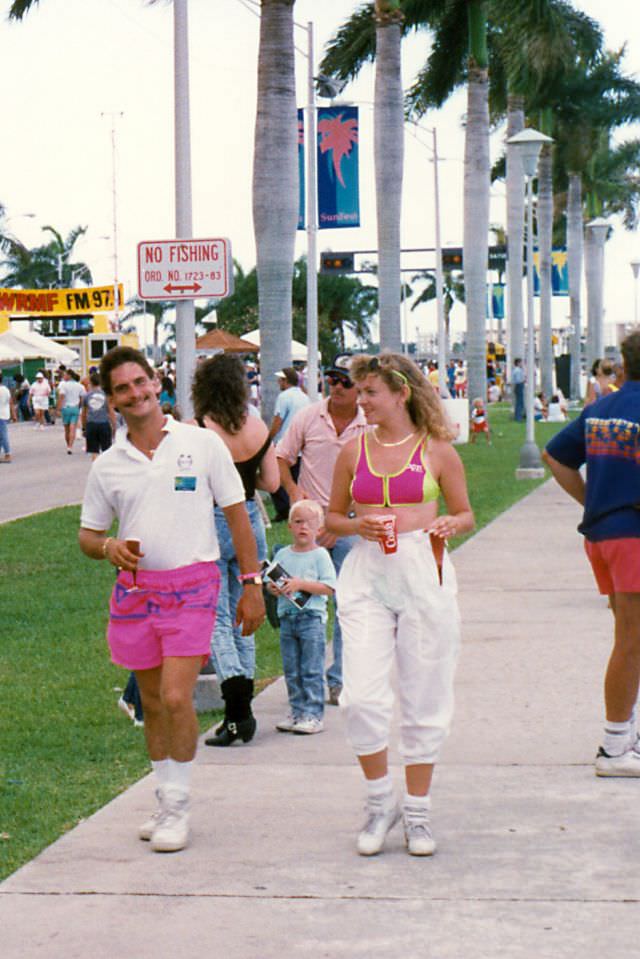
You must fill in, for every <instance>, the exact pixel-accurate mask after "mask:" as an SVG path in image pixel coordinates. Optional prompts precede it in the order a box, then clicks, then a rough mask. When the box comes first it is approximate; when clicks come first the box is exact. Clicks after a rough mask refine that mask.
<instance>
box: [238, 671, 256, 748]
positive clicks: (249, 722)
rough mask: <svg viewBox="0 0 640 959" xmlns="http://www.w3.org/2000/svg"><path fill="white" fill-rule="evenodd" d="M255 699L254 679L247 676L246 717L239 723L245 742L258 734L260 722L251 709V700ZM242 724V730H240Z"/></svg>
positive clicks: (245, 694)
mask: <svg viewBox="0 0 640 959" xmlns="http://www.w3.org/2000/svg"><path fill="white" fill-rule="evenodd" d="M252 699H253V680H252V679H246V678H245V692H244V704H243V705H244V719H243V720H242V722H241V723H239V724H238V729H239V732H240V736H241V737H242V741H243V742H245V743H248V742H250V740H252V739H253V737H254V736H255V734H256V729H257V728H258V724H257V722H256V717H255V716H254V715H253V712H252V710H251V700H252ZM240 726H242V730H240Z"/></svg>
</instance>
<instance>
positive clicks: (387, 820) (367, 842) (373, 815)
mask: <svg viewBox="0 0 640 959" xmlns="http://www.w3.org/2000/svg"><path fill="white" fill-rule="evenodd" d="M400 816H401V810H400V806H399V805H398V804H397V802H396V801H395V799H394V798H393V796H382V797H379V796H375V797H374V796H369V798H368V800H367V821H366V822H365V824H364V826H363V828H362V831H361V832H360V833H359V835H358V842H357V849H358V853H359V854H360V855H361V856H375V855H377V853H379V852H381V850H382V847H383V846H384V841H385V839H386V836H387V833H388V832H389V830H390V829H393V827H394V826H395V824H396V823H397V822H398V820H399V819H400Z"/></svg>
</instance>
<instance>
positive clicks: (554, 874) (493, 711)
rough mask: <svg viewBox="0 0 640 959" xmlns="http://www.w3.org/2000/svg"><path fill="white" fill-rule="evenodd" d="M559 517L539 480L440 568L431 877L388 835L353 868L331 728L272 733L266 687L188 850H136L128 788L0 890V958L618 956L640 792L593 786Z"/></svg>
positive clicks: (594, 612) (588, 669) (331, 712)
mask: <svg viewBox="0 0 640 959" xmlns="http://www.w3.org/2000/svg"><path fill="white" fill-rule="evenodd" d="M578 518H579V510H578V508H577V507H576V506H575V505H574V504H572V503H571V502H570V501H569V500H568V499H567V498H566V497H565V496H564V495H563V494H562V493H561V492H560V490H559V489H558V488H557V487H556V486H555V485H553V484H552V483H547V484H546V485H544V486H542V487H541V488H540V489H538V490H537V491H536V492H535V493H533V494H532V495H530V496H529V497H527V498H526V499H525V500H523V501H522V502H520V503H519V504H518V505H516V506H515V507H513V508H512V509H511V510H509V511H508V512H507V513H505V514H504V515H503V516H501V517H500V518H499V519H498V520H496V521H495V522H494V523H492V524H491V525H490V526H488V527H487V528H486V529H485V530H483V531H482V532H481V533H479V534H478V535H476V536H475V537H474V538H473V539H472V540H470V541H469V542H468V543H466V544H465V545H464V546H463V547H461V548H460V549H459V550H458V551H456V553H455V556H454V562H455V564H456V567H457V570H458V576H459V581H460V592H461V606H462V612H463V621H464V633H463V635H464V644H463V651H462V656H461V660H460V666H459V671H458V677H457V712H456V716H455V719H454V727H453V731H452V735H451V737H450V739H449V741H448V743H447V745H446V749H445V753H444V756H443V762H442V764H441V766H440V767H439V769H438V770H437V772H436V778H435V783H434V790H433V797H434V825H435V833H436V838H437V840H438V852H437V855H436V856H435V857H433V859H426V860H421V859H416V858H411V857H409V856H408V855H407V854H406V852H405V850H404V847H403V843H402V836H401V830H400V829H398V828H397V829H396V830H395V831H394V832H392V833H391V835H390V837H389V839H388V842H387V849H386V851H385V852H384V853H383V854H382V855H380V856H378V857H375V858H373V859H362V858H360V857H358V856H357V855H356V853H355V847H354V843H355V836H356V833H357V830H358V828H359V826H360V825H361V821H362V805H363V797H364V790H363V786H362V782H361V778H360V774H359V772H358V770H357V768H356V765H355V762H354V759H353V757H352V755H351V753H350V751H349V749H348V748H347V746H346V745H345V742H344V737H343V732H342V728H341V720H340V716H339V710H337V709H335V708H331V707H329V708H328V710H327V715H326V727H327V728H326V731H325V732H324V733H323V734H322V735H319V736H314V737H308V738H307V737H302V736H300V737H297V736H289V735H283V734H278V733H276V732H275V731H274V724H275V722H276V721H277V720H278V719H279V718H281V716H282V715H284V713H285V712H286V695H285V689H284V684H283V682H282V681H279V682H277V683H274V684H273V685H272V686H270V687H269V688H268V689H267V690H266V691H265V692H264V693H263V694H262V695H261V696H260V697H258V699H257V701H256V713H257V715H258V721H259V733H258V735H257V737H256V739H255V740H254V742H252V743H251V744H249V745H245V746H235V747H232V748H230V749H220V750H216V749H211V748H207V747H204V746H203V747H201V749H200V752H199V757H198V762H199V768H198V770H197V773H196V778H195V796H194V810H193V824H194V837H193V842H192V844H191V846H190V847H189V848H188V849H187V850H185V851H184V852H182V853H180V854H176V855H165V856H162V855H157V854H154V853H152V852H151V851H150V849H149V846H148V844H145V843H141V842H139V841H138V840H137V839H136V834H135V830H136V826H137V824H138V822H139V820H141V819H142V818H144V816H145V814H146V813H147V811H148V809H149V808H150V801H151V792H152V784H151V779H150V778H149V777H147V778H146V779H144V780H142V781H141V782H139V783H138V784H136V785H135V786H133V787H132V788H131V789H129V790H128V791H127V792H126V793H125V794H123V795H122V796H120V797H118V798H117V799H116V800H114V801H113V802H112V803H110V804H109V805H108V806H107V807H105V808H104V809H102V810H100V811H99V812H98V813H97V814H96V815H94V816H93V817H91V818H90V819H89V820H87V821H86V822H84V823H82V824H81V825H79V826H78V827H77V828H76V829H74V830H73V831H71V832H70V833H68V834H67V835H65V836H64V837H63V838H62V839H60V840H59V841H58V842H56V843H54V844H53V845H52V846H51V847H49V848H48V849H46V850H45V851H44V852H43V853H42V854H41V855H40V856H38V857H37V858H36V859H35V860H34V861H33V862H31V863H29V864H28V865H27V866H25V867H23V868H22V869H20V870H19V871H18V872H16V873H15V874H14V875H13V876H11V877H10V878H9V879H8V880H7V881H6V882H5V883H3V884H2V885H1V886H0V928H1V929H2V936H1V942H2V955H3V957H4V959H31V957H38V959H73V957H82V959H87V957H91V959H113V957H125V956H140V957H147V956H154V957H165V956H166V957H174V956H176V955H181V954H183V955H185V956H189V957H192V956H195V957H200V956H202V957H207V959H209V957H211V956H217V957H221V959H222V957H224V959H236V957H237V959H240V957H242V959H272V957H273V959H276V957H277V959H288V957H294V959H299V957H303V956H304V957H307V956H308V957H312V959H316V957H337V956H348V957H349V959H359V957H363V959H364V957H367V959H370V957H386V959H393V957H398V959H399V957H402V959H411V957H413V956H424V957H428V959H467V957H469V959H484V957H486V959H498V957H505V959H507V957H508V959H520V957H527V959H532V957H544V959H564V957H571V959H574V957H575V959H578V957H580V959H591V957H594V959H595V957H598V959H601V957H602V956H603V955H608V956H610V957H612V959H617V957H622V956H626V955H633V954H634V950H637V948H638V947H637V946H634V944H633V943H634V942H635V936H636V922H637V920H638V915H639V907H638V901H639V899H640V862H639V858H638V838H637V833H638V818H639V813H638V808H637V807H638V796H639V790H640V782H639V783H636V782H635V781H633V780H627V781H625V780H598V779H596V777H595V776H594V772H593V758H594V754H595V750H596V747H597V744H598V739H599V735H600V728H601V718H602V713H603V709H602V676H603V671H604V666H605V663H606V660H607V658H608V654H609V648H610V640H611V616H610V613H609V612H608V610H607V608H606V603H605V602H603V600H602V599H601V598H600V597H599V596H598V595H597V594H596V591H595V588H594V585H593V582H592V579H591V574H590V571H589V569H588V567H587V563H586V560H585V559H584V557H583V554H582V545H581V541H580V537H579V536H578V534H577V533H576V531H575V527H576V524H577V522H578ZM394 773H395V776H396V779H397V780H398V782H399V781H400V776H401V770H400V767H399V766H398V758H397V755H396V756H395V765H394ZM43 801H46V797H43Z"/></svg>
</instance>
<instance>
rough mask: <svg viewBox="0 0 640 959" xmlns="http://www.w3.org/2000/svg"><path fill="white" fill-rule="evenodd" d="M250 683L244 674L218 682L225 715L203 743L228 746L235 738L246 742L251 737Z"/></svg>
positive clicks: (252, 729) (252, 723)
mask: <svg viewBox="0 0 640 959" xmlns="http://www.w3.org/2000/svg"><path fill="white" fill-rule="evenodd" d="M250 683H252V681H251V680H250V679H247V677H246V676H230V677H229V679H225V680H224V682H222V683H221V684H220V692H221V693H222V698H223V699H224V703H225V717H224V721H223V723H222V726H219V727H218V729H217V730H216V732H215V735H214V736H210V737H209V738H208V739H205V745H207V746H230V745H231V744H232V743H234V742H235V741H236V739H241V740H242V741H243V742H245V743H248V742H249V740H250V739H252V738H253V736H254V733H255V731H256V721H255V719H254V718H253V715H252V714H251V695H250V688H251V687H250V686H249V684H250Z"/></svg>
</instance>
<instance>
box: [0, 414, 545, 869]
mask: <svg viewBox="0 0 640 959" xmlns="http://www.w3.org/2000/svg"><path fill="white" fill-rule="evenodd" d="M490 422H491V428H492V438H493V443H492V445H491V446H488V445H487V444H486V442H485V440H484V438H480V439H479V441H478V443H477V444H476V445H475V446H472V445H467V446H464V447H459V448H458V449H459V452H460V455H461V457H462V459H463V461H464V464H465V468H466V471H467V478H468V484H469V492H470V496H471V502H472V506H473V508H474V511H475V515H476V522H477V528H478V529H480V528H482V527H483V526H485V525H486V524H487V523H488V522H489V521H490V520H492V519H493V518H494V517H496V516H498V515H499V514H500V513H502V512H503V511H504V510H505V509H507V508H508V507H509V506H511V505H512V504H513V503H515V502H516V501H517V500H518V499H520V498H521V497H522V496H524V495H525V494H526V493H528V492H530V491H531V490H532V489H533V488H534V487H535V486H536V485H538V484H537V483H536V482H524V481H517V480H516V479H515V468H516V466H517V463H518V452H519V449H520V446H521V445H522V442H523V441H524V424H521V423H514V422H513V421H512V420H511V419H510V410H509V409H508V407H506V406H505V405H500V406H498V407H492V408H491V409H490ZM557 429H558V427H557V425H556V424H540V425H539V426H537V427H536V439H537V442H538V444H539V445H540V446H543V445H544V443H545V442H547V440H548V439H549V438H550V436H551V435H552V434H553V433H554V432H555V430H557ZM78 518H79V509H78V508H77V507H68V508H65V509H56V510H51V511H50V512H47V513H43V514H39V515H37V516H33V517H30V518H27V519H23V520H17V521H16V522H13V523H7V524H5V525H3V526H2V527H1V531H0V577H1V579H0V581H1V583H2V589H1V590H0V623H1V624H2V641H1V643H0V702H1V703H2V710H1V711H2V717H3V718H2V724H1V726H0V878H3V877H5V876H7V875H8V874H9V873H11V872H13V871H14V870H15V869H17V868H18V866H20V865H21V864H22V863H24V862H26V861H27V860H29V859H31V858H32V857H33V856H34V855H35V854H36V853H37V852H39V851H40V850H41V849H42V848H43V847H44V846H46V845H48V844H49V843H50V842H52V841H53V840H54V839H56V838H57V837H58V836H59V835H60V834H61V833H63V832H65V831H66V830H68V829H70V828H72V827H73V826H74V825H76V823H77V822H78V821H79V820H80V819H82V818H83V817H86V816H88V815H90V814H91V813H93V812H94V811H95V810H96V809H98V808H99V807H100V806H102V805H104V804H105V803H106V802H107V801H108V800H109V799H111V798H112V797H113V796H115V795H116V794H117V793H118V792H120V791H122V790H124V789H125V788H126V787H127V786H128V785H130V784H131V783H132V782H134V781H135V780H136V779H138V778H139V777H140V776H142V775H143V774H144V773H145V772H146V771H147V769H148V762H147V758H146V751H145V748H144V739H143V735H142V730H140V729H134V727H133V725H132V724H131V723H130V722H129V721H128V720H127V719H126V718H125V717H124V716H123V714H122V713H121V712H120V710H118V709H117V708H116V700H117V698H118V695H119V693H118V692H117V690H118V689H119V688H122V687H123V686H124V684H125V682H126V673H125V671H124V670H122V669H120V668H118V667H116V666H113V665H112V664H111V663H110V662H109V657H108V653H107V647H106V643H105V639H104V634H105V626H106V618H107V603H108V597H109V593H110V590H111V586H112V583H113V569H112V567H111V566H109V565H107V564H106V563H96V562H92V561H91V560H88V559H86V558H85V557H84V556H83V555H82V554H81V553H80V551H79V549H78V547H77V540H76V533H77V528H78ZM268 538H269V541H270V543H271V544H272V543H274V542H276V541H277V542H282V543H284V542H289V536H288V530H287V527H286V526H285V525H284V524H282V523H280V524H276V525H274V526H273V528H272V529H271V530H269V531H268ZM452 545H453V546H454V547H455V545H456V543H453V544H452ZM280 672H281V664H280V652H279V646H278V634H277V632H276V631H275V630H273V629H271V627H269V626H268V625H267V624H265V625H264V626H263V627H262V628H261V629H260V632H259V634H258V677H259V678H261V679H267V678H270V677H273V676H277V675H279V674H280ZM214 718H215V717H214V715H213V714H205V715H203V716H201V717H200V722H201V728H203V729H205V728H208V727H209V726H210V725H211V723H212V721H213V720H214Z"/></svg>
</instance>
